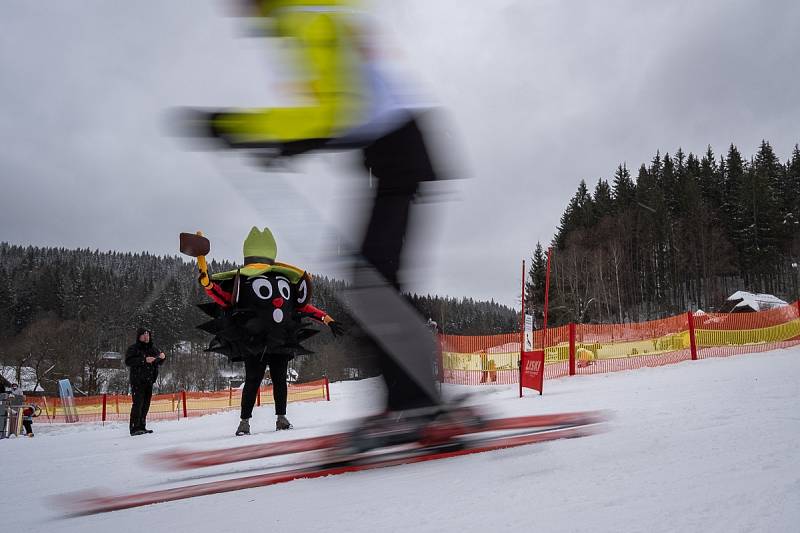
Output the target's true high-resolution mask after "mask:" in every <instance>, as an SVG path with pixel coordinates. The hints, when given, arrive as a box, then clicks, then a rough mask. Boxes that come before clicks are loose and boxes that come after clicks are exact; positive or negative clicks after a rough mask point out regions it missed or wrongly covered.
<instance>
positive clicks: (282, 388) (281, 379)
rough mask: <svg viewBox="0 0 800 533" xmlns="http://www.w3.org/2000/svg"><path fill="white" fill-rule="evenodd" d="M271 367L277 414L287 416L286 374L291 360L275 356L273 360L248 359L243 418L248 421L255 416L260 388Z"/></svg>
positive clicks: (246, 362) (245, 375) (265, 358)
mask: <svg viewBox="0 0 800 533" xmlns="http://www.w3.org/2000/svg"><path fill="white" fill-rule="evenodd" d="M268 366H269V375H270V378H271V379H272V395H273V396H274V398H275V414H276V415H285V414H286V399H287V396H288V388H287V385H286V372H287V370H288V368H289V360H288V359H286V358H285V357H281V356H274V357H273V358H271V359H270V358H269V357H263V358H254V357H251V358H248V359H245V362H244V388H243V390H242V418H243V419H247V418H251V417H252V416H253V406H254V405H255V404H256V397H257V396H258V388H259V387H260V386H261V381H262V380H263V379H264V374H265V373H266V371H267V367H268Z"/></svg>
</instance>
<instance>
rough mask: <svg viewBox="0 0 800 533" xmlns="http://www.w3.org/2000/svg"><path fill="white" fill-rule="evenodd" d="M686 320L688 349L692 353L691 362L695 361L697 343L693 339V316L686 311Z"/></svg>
mask: <svg viewBox="0 0 800 533" xmlns="http://www.w3.org/2000/svg"><path fill="white" fill-rule="evenodd" d="M686 318H688V320H689V347H690V349H691V352H692V361H697V341H696V340H695V337H694V315H693V314H692V312H691V311H687V313H686Z"/></svg>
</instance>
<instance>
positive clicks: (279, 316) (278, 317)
mask: <svg viewBox="0 0 800 533" xmlns="http://www.w3.org/2000/svg"><path fill="white" fill-rule="evenodd" d="M272 320H274V321H275V322H280V321H282V320H283V311H281V310H280V309H275V310H274V311H273V312H272Z"/></svg>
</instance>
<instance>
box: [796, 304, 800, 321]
mask: <svg viewBox="0 0 800 533" xmlns="http://www.w3.org/2000/svg"><path fill="white" fill-rule="evenodd" d="M795 305H797V318H800V300H797V301H796V302H795Z"/></svg>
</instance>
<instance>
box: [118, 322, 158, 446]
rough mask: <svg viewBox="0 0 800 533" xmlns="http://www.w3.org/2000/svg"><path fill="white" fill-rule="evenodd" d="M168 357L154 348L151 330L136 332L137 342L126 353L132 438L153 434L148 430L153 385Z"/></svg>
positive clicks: (140, 329)
mask: <svg viewBox="0 0 800 533" xmlns="http://www.w3.org/2000/svg"><path fill="white" fill-rule="evenodd" d="M165 359H166V355H164V352H162V351H161V350H159V349H158V348H156V347H155V346H153V340H152V336H151V333H150V330H149V329H145V328H139V329H138V330H136V342H135V343H133V344H131V345H130V346H129V347H128V351H127V352H125V364H126V365H128V366H129V367H130V369H131V373H130V380H131V395H132V396H133V405H131V418H130V431H131V436H136V435H144V434H145V433H152V432H153V430H151V429H147V428H146V427H145V426H146V423H147V412H148V411H149V410H150V398H151V397H152V396H153V383H155V382H156V379H157V378H158V367H159V366H160V365H162V364H163V363H164V360H165Z"/></svg>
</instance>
